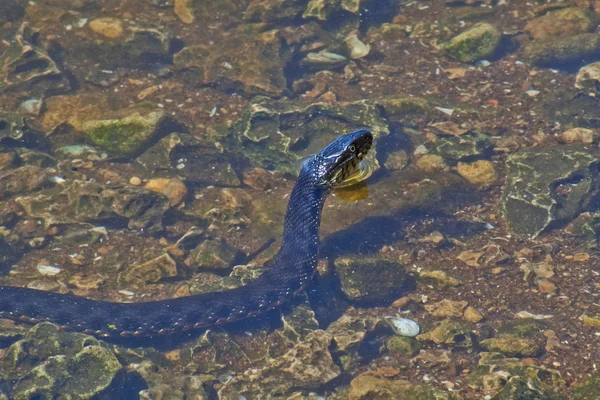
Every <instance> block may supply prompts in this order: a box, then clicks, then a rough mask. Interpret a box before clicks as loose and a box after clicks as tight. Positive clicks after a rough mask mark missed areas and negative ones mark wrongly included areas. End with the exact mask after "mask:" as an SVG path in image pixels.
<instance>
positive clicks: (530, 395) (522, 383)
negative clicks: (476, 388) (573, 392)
mask: <svg viewBox="0 0 600 400" xmlns="http://www.w3.org/2000/svg"><path fill="white" fill-rule="evenodd" d="M563 399H565V397H564V396H562V395H561V394H559V393H554V392H553V391H551V390H548V389H546V388H544V387H543V386H542V384H541V382H539V381H531V380H528V379H525V378H522V377H520V376H513V377H511V378H510V379H509V380H508V382H506V385H505V386H504V387H503V388H502V389H501V390H500V391H499V392H498V393H496V394H495V395H494V396H492V398H491V400H563Z"/></svg>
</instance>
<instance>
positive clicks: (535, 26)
mask: <svg viewBox="0 0 600 400" xmlns="http://www.w3.org/2000/svg"><path fill="white" fill-rule="evenodd" d="M596 25H597V24H595V23H594V14H593V13H592V12H591V11H590V10H586V9H585V8H580V7H569V8H564V9H562V10H556V11H551V12H549V13H548V14H546V15H544V16H542V17H538V18H535V19H533V20H531V21H529V22H528V23H527V25H526V26H525V30H526V31H527V32H529V34H530V35H531V37H533V38H534V39H536V40H537V39H547V38H551V37H561V38H564V37H566V36H573V35H576V34H579V33H587V32H592V31H593V30H594V29H595V28H596Z"/></svg>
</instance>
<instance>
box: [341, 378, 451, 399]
mask: <svg viewBox="0 0 600 400" xmlns="http://www.w3.org/2000/svg"><path fill="white" fill-rule="evenodd" d="M371 399H378V400H443V399H445V400H458V399H460V398H459V397H457V396H455V395H454V394H452V393H448V392H444V391H442V390H439V389H434V388H432V387H431V386H430V385H419V384H414V383H411V382H408V381H403V380H390V379H384V378H381V377H377V376H374V375H368V374H362V375H359V376H358V377H356V378H354V379H353V380H352V382H350V391H349V392H348V400H371Z"/></svg>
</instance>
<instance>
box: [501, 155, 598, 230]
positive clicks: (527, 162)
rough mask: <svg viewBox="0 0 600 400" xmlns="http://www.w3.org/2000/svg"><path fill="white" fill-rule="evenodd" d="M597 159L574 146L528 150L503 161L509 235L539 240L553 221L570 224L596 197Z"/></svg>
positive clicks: (503, 204) (504, 197) (504, 199)
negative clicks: (537, 237) (505, 168)
mask: <svg viewBox="0 0 600 400" xmlns="http://www.w3.org/2000/svg"><path fill="white" fill-rule="evenodd" d="M599 162H600V159H599V158H598V157H596V156H595V155H594V154H592V153H590V152H588V151H586V150H585V149H583V148H581V147H576V146H566V145H565V146H561V147H560V148H553V149H547V150H540V149H528V150H524V151H521V152H518V153H515V154H512V155H511V156H509V158H508V159H507V161H506V165H507V177H506V191H505V192H504V196H503V198H502V204H501V207H502V210H503V212H504V217H505V218H506V220H507V222H508V225H509V228H510V230H511V231H512V232H514V233H517V234H520V235H527V236H531V237H536V236H538V235H539V234H540V233H541V232H542V231H544V230H545V229H546V228H547V227H548V226H549V225H550V224H552V223H553V222H556V221H561V222H564V221H569V220H571V219H573V218H575V217H576V216H577V215H578V214H579V213H581V212H582V211H585V209H586V207H588V205H589V204H590V203H591V202H592V201H593V200H594V199H595V198H596V197H597V195H598V191H599V187H598V179H599V177H598V174H597V173H596V172H595V171H596V169H597V166H598V163H599Z"/></svg>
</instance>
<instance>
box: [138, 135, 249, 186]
mask: <svg viewBox="0 0 600 400" xmlns="http://www.w3.org/2000/svg"><path fill="white" fill-rule="evenodd" d="M137 162H138V163H139V164H141V165H142V166H143V167H144V168H146V173H147V175H148V176H153V177H154V176H157V175H160V176H165V177H179V178H180V179H182V180H184V181H187V182H192V183H203V184H208V185H219V186H239V184H240V180H239V178H238V176H237V174H236V173H235V171H234V170H233V168H232V166H231V164H230V163H229V161H228V155H226V154H223V153H222V152H221V151H220V150H219V148H218V147H217V146H216V145H215V144H213V143H210V142H208V141H201V140H198V139H196V138H195V137H193V136H191V135H188V134H185V133H172V134H170V135H168V136H165V137H164V138H162V139H161V140H159V141H158V142H157V143H156V144H155V145H154V146H152V147H150V148H149V149H148V150H146V151H145V152H144V153H143V154H142V155H140V156H139V157H138V158H137Z"/></svg>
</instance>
